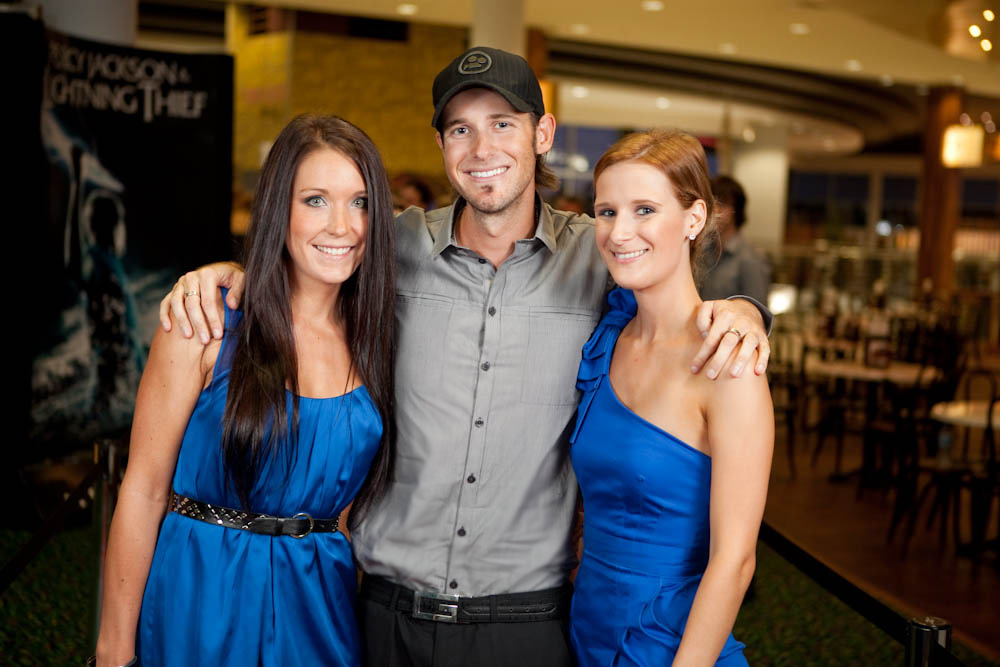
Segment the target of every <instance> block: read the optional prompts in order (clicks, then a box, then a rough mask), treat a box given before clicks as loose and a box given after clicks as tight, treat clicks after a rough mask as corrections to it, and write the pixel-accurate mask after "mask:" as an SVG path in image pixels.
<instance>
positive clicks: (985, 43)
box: [979, 39, 993, 51]
mask: <svg viewBox="0 0 1000 667" xmlns="http://www.w3.org/2000/svg"><path fill="white" fill-rule="evenodd" d="M979 46H981V47H982V49H983V51H992V50H993V42H991V41H990V40H988V39H984V40H982V41H981V42H979Z"/></svg>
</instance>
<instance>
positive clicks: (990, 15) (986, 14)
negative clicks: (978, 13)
mask: <svg viewBox="0 0 1000 667" xmlns="http://www.w3.org/2000/svg"><path fill="white" fill-rule="evenodd" d="M996 17H997V15H996V14H994V13H993V10H992V9H984V10H983V18H984V19H986V20H987V21H992V20H993V19H995V18H996Z"/></svg>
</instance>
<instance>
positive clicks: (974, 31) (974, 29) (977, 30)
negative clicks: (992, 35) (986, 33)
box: [969, 23, 983, 37]
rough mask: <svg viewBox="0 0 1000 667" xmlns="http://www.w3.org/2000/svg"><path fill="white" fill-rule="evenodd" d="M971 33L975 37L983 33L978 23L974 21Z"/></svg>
mask: <svg viewBox="0 0 1000 667" xmlns="http://www.w3.org/2000/svg"><path fill="white" fill-rule="evenodd" d="M969 34H970V35H972V36H973V37H979V36H980V35H981V34H983V31H982V29H981V28H980V27H979V26H978V25H976V24H975V23H973V24H972V25H970V26H969Z"/></svg>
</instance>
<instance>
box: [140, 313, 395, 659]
mask: <svg viewBox="0 0 1000 667" xmlns="http://www.w3.org/2000/svg"><path fill="white" fill-rule="evenodd" d="M241 315H242V314H241V313H240V312H239V311H232V312H230V311H229V310H228V309H227V312H226V331H227V334H226V336H225V338H224V339H223V342H222V347H221V349H220V351H219V356H218V360H217V361H216V364H215V371H214V375H213V377H212V381H211V383H210V385H209V386H208V387H207V388H206V389H205V390H204V391H203V392H202V393H201V395H200V396H199V397H198V402H197V404H196V406H195V409H194V413H193V414H192V415H191V419H190V421H189V422H188V426H187V431H186V432H185V434H184V439H183V441H182V444H181V449H180V454H179V455H178V459H177V469H176V472H175V473H174V479H173V488H174V490H175V491H176V492H177V493H178V494H180V495H182V496H187V497H189V498H194V499H196V500H200V501H202V502H206V503H212V504H215V505H219V506H224V507H240V504H239V500H238V498H237V497H236V495H235V492H234V491H233V490H232V486H231V485H228V486H227V484H226V472H225V469H224V466H223V460H222V456H221V449H220V443H221V440H222V416H223V413H224V411H225V405H226V392H227V390H228V387H229V370H230V366H231V364H232V357H233V350H234V348H235V342H236V341H235V337H233V336H232V335H231V332H232V330H233V329H234V328H235V326H236V324H237V323H238V322H239V320H240V318H241ZM288 401H289V403H288V405H289V415H290V414H291V394H290V393H289V397H288ZM381 435H382V421H381V418H380V416H379V413H378V411H377V410H376V408H375V405H374V403H373V402H372V399H371V397H370V396H369V395H368V392H367V391H366V390H365V388H364V387H359V388H357V389H355V390H354V391H352V392H350V393H347V394H344V395H343V396H337V397H333V398H320V399H317V398H304V397H303V398H300V399H299V423H298V441H297V443H296V446H295V448H294V454H293V455H292V456H290V457H288V456H285V455H284V453H278V454H277V455H275V456H272V457H271V459H270V460H269V461H267V462H266V463H265V464H263V466H262V468H261V469H260V471H259V473H258V478H257V482H256V484H255V485H254V489H253V492H252V494H251V497H250V504H251V507H250V509H251V510H252V511H254V512H259V513H266V514H269V515H272V516H286V517H290V516H293V515H295V514H297V513H299V512H306V513H308V514H309V515H311V516H312V517H314V518H317V519H319V518H324V519H325V518H330V517H335V516H337V515H339V514H340V512H341V511H342V510H343V509H344V508H345V507H346V506H347V504H348V503H349V502H350V501H351V499H353V498H354V496H355V495H356V494H357V492H358V490H359V489H360V488H361V484H362V482H363V481H364V479H365V476H366V475H367V473H368V468H369V466H370V465H371V461H372V458H373V457H374V455H375V452H376V451H377V449H378V444H379V439H380V438H381ZM285 451H287V450H285ZM356 586H357V575H356V573H355V569H354V564H353V560H352V557H351V546H350V543H349V542H348V541H347V539H346V538H345V537H344V535H343V534H342V533H340V532H336V533H313V534H310V535H307V536H305V537H303V538H301V539H297V538H294V537H291V536H281V537H271V536H267V535H257V534H254V533H251V532H249V531H246V530H239V529H236V528H225V527H222V526H216V525H212V524H209V523H205V522H203V521H198V520H196V519H192V518H189V517H185V516H181V515H179V514H176V513H173V512H170V513H168V514H167V516H166V518H165V519H164V521H163V526H162V528H161V529H160V536H159V539H158V541H157V543H156V552H155V555H154V556H153V563H152V566H151V569H150V572H149V578H148V580H147V582H146V590H145V593H144V595H143V600H142V612H141V615H140V618H139V627H138V634H137V652H138V655H139V659H140V663H141V664H143V665H157V666H160V665H176V666H178V667H181V666H184V667H192V666H194V665H213V666H214V665H241V666H248V665H249V666H253V667H256V666H257V665H356V664H359V663H360V651H359V649H360V640H359V637H358V629H357V625H356V622H355V617H354V596H355V589H356Z"/></svg>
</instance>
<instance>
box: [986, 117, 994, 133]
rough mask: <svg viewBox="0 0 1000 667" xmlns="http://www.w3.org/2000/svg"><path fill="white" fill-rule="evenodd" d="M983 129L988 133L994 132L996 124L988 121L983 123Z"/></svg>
mask: <svg viewBox="0 0 1000 667" xmlns="http://www.w3.org/2000/svg"><path fill="white" fill-rule="evenodd" d="M983 129H984V130H986V131H987V132H990V133H992V132H996V131H997V124H996V123H994V122H993V121H992V120H988V121H986V122H985V123H983Z"/></svg>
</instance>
